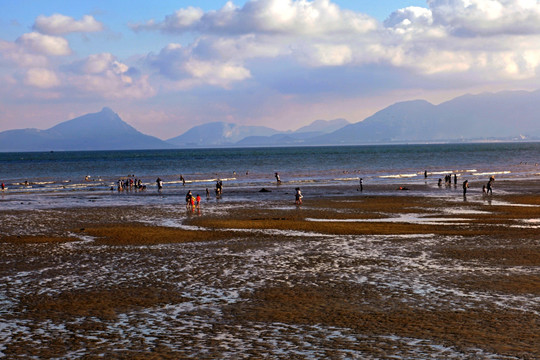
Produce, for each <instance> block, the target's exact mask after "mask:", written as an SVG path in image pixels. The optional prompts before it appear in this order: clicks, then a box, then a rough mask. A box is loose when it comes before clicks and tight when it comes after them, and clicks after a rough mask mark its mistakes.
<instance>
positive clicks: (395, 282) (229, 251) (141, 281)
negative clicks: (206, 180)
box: [0, 193, 540, 359]
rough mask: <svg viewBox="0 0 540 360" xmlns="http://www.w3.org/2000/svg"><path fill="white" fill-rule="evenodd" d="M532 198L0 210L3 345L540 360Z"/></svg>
mask: <svg viewBox="0 0 540 360" xmlns="http://www.w3.org/2000/svg"><path fill="white" fill-rule="evenodd" d="M539 209H540V196H539V195H538V194H535V193H532V194H529V195H522V196H506V197H497V202H492V203H491V205H490V204H489V203H488V202H486V201H482V200H481V199H480V200H479V201H468V202H463V201H457V200H456V201H451V200H449V199H448V198H444V199H443V198H436V197H429V198H428V197H416V196H415V197H411V196H377V197H370V196H359V197H357V198H355V199H349V200H347V201H344V200H343V199H319V200H309V199H308V200H306V202H305V203H304V205H303V206H302V207H301V208H296V207H294V206H290V205H289V204H286V205H283V204H278V203H267V204H264V206H263V205H262V204H260V203H259V204H252V205H249V204H247V205H246V204H243V205H242V206H240V205H239V206H234V204H233V206H228V207H227V208H226V209H225V208H223V209H219V207H218V208H217V209H215V210H213V211H207V212H205V209H204V208H203V210H202V212H201V214H200V216H197V215H196V214H195V215H193V214H191V213H186V212H185V210H183V209H182V208H179V209H170V208H167V209H163V208H161V209H157V208H146V209H141V210H139V212H138V215H137V217H130V216H126V214H125V212H122V211H121V210H122V209H117V208H116V209H115V208H94V209H72V210H70V211H60V210H54V211H41V212H35V213H17V212H10V213H4V214H2V217H3V218H4V219H6V218H9V219H10V220H9V221H10V225H9V226H5V227H4V235H3V236H2V237H1V238H0V241H1V242H2V243H1V244H0V256H1V259H2V261H1V262H0V356H2V355H3V356H5V357H6V358H10V359H16V358H28V357H35V358H51V357H58V358H85V359H92V358H98V357H103V358H111V357H116V358H118V357H122V358H140V359H146V358H170V359H178V358H187V357H191V358H208V359H214V358H231V359H238V358H282V359H290V358H298V359H304V358H305V359H319V358H331V359H350V358H356V359H365V358H390V357H397V358H407V359H411V358H414V359H424V358H437V359H441V358H445V359H463V358H469V359H514V358H523V359H536V358H540V347H539V344H540V271H539V270H540V236H539V233H540V230H539V225H540V224H539V222H540V221H539V218H540V210H539ZM17 221H20V223H19V226H17V225H16V224H17ZM31 224H39V226H38V227H33V226H29V225H31ZM165 225H166V226H165Z"/></svg>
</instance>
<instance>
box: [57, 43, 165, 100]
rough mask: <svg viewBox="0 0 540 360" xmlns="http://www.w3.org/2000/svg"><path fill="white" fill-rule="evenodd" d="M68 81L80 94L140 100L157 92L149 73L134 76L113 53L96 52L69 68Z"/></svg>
mask: <svg viewBox="0 0 540 360" xmlns="http://www.w3.org/2000/svg"><path fill="white" fill-rule="evenodd" d="M68 69H69V70H70V72H69V73H68V75H66V77H67V79H66V84H69V86H71V87H73V88H74V90H75V91H77V92H78V93H82V94H84V93H92V94H95V95H98V96H100V97H103V98H106V99H118V98H133V99H141V98H148V97H152V96H154V95H155V93H156V91H155V89H154V88H153V87H152V85H151V84H150V82H149V77H148V75H144V76H140V77H137V78H136V77H134V76H132V75H131V73H132V71H131V68H130V67H129V66H128V65H126V64H124V63H122V62H120V61H118V60H117V59H116V57H115V56H114V55H112V54H110V53H101V54H93V55H90V56H88V57H87V58H86V59H84V60H82V61H79V62H76V63H74V64H72V65H71V66H70V67H68Z"/></svg>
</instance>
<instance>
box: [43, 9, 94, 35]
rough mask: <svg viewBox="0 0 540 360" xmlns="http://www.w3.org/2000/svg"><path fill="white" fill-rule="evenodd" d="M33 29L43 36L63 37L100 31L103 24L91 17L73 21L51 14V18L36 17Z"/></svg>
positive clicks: (72, 19)
mask: <svg viewBox="0 0 540 360" xmlns="http://www.w3.org/2000/svg"><path fill="white" fill-rule="evenodd" d="M33 28H34V30H36V31H39V32H40V33H43V34H48V35H63V34H69V33H73V32H83V33H87V32H96V31H102V30H103V24H102V23H100V22H99V21H97V20H96V19H94V17H93V16H91V15H84V16H83V17H82V19H81V20H75V19H74V18H72V17H70V16H65V15H62V14H53V15H51V16H44V15H40V16H38V17H37V18H36V21H35V23H34V27H33Z"/></svg>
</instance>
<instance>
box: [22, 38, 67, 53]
mask: <svg viewBox="0 0 540 360" xmlns="http://www.w3.org/2000/svg"><path fill="white" fill-rule="evenodd" d="M16 43H17V44H19V45H20V46H22V47H24V48H25V49H27V50H30V51H33V52H35V53H39V54H44V55H55V56H62V55H69V54H71V49H70V47H69V43H68V41H67V40H66V39H64V38H62V37H59V36H51V35H43V34H40V33H37V32H31V33H27V34H23V35H21V36H20V37H19V38H18V39H17V40H16Z"/></svg>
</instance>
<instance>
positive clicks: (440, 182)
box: [437, 178, 442, 187]
mask: <svg viewBox="0 0 540 360" xmlns="http://www.w3.org/2000/svg"><path fill="white" fill-rule="evenodd" d="M437 185H439V187H441V186H442V179H441V178H439V183H438V184H437Z"/></svg>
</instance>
